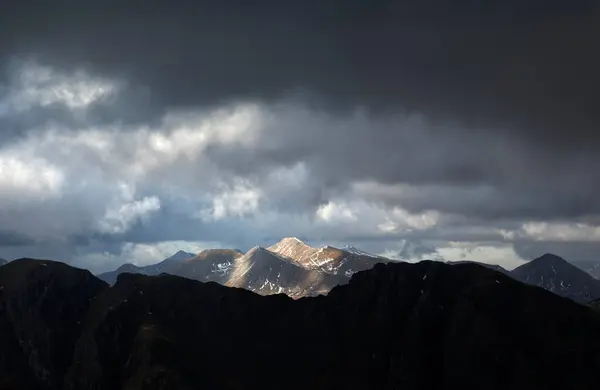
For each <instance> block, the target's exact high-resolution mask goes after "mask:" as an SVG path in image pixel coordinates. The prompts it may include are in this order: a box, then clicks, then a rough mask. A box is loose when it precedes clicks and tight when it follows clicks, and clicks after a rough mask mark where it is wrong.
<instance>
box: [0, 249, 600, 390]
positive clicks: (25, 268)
mask: <svg viewBox="0 0 600 390" xmlns="http://www.w3.org/2000/svg"><path fill="white" fill-rule="evenodd" d="M0 285H1V286H5V287H4V290H2V291H1V294H0V304H1V305H2V306H1V307H2V310H0V330H1V332H0V338H1V340H0V341H1V343H0V357H1V359H0V388H2V389H25V390H29V389H42V390H46V389H72V390H75V389H96V390H104V389H106V390H109V389H110V390H115V389H116V390H119V389H123V390H125V389H127V390H132V389H133V390H135V389H159V390H160V389H197V388H218V389H255V388H261V389H264V388H267V389H282V388H285V389H307V388H310V389H332V388H349V389H391V388H402V389H447V388H460V389H481V388H486V389H506V388H512V389H521V388H523V389H528V390H529V389H565V388H568V389H590V388H597V387H598V386H599V385H600V378H599V377H598V376H597V375H596V372H597V370H598V369H599V368H600V337H598V336H599V335H600V313H598V312H597V311H595V310H593V309H591V308H589V307H586V306H583V305H579V304H576V303H574V302H572V301H571V300H568V299H565V298H561V297H559V296H556V295H554V294H552V293H550V292H548V291H545V290H543V289H541V288H538V287H534V286H528V285H525V284H523V283H520V282H518V281H516V280H514V279H512V278H510V277H507V276H506V275H503V274H501V273H499V272H496V271H494V270H491V269H487V268H485V267H481V266H479V265H476V264H461V265H446V264H443V263H439V262H421V263H418V264H402V263H400V264H379V265H376V266H375V267H374V268H373V269H371V270H368V271H364V272H358V273H356V274H355V275H354V276H353V277H352V279H351V281H350V283H349V284H347V285H343V286H338V287H335V288H334V289H333V290H332V291H331V292H330V293H329V294H328V295H327V296H319V297H314V298H303V299H299V300H293V299H290V298H289V297H287V296H285V295H273V296H259V295H256V294H254V293H252V292H250V291H246V290H242V289H237V288H228V287H224V286H222V285H219V284H216V283H200V282H197V281H193V280H189V279H185V278H180V277H177V276H171V275H160V276H146V275H140V274H122V275H120V276H119V277H118V280H117V282H116V284H115V285H114V286H113V287H108V286H107V285H106V284H104V283H102V282H100V281H99V280H98V279H96V278H94V277H93V276H91V275H90V274H89V272H87V271H83V270H77V269H74V268H71V267H68V266H66V265H64V264H60V263H54V262H40V261H35V260H27V261H15V262H12V263H9V264H8V265H5V266H3V267H1V268H0ZM90 295H91V296H90ZM58 302H62V303H61V305H60V308H61V309H60V311H52V310H49V309H50V308H53V307H55V305H56V304H57V303H58ZM86 302H89V303H86ZM19 313H30V314H28V316H31V317H30V318H31V319H32V320H33V319H35V320H36V321H26V322H23V320H22V316H20V315H19ZM79 323H80V325H79ZM68 324H77V325H68ZM538 324H544V326H539V325H538ZM29 326H31V327H32V328H31V329H30V328H29ZM65 329H67V330H65ZM42 335H43V336H42ZM58 335H61V336H60V337H61V338H57V336H58ZM54 340H62V341H61V342H62V343H63V344H64V346H70V345H72V347H68V348H58V347H57V345H56V343H55V341H54ZM48 343H50V344H48ZM36 356H38V357H39V356H46V357H47V359H39V358H36ZM290 359H293V364H290ZM54 362H64V364H55V363H54ZM298 373H301V375H298Z"/></svg>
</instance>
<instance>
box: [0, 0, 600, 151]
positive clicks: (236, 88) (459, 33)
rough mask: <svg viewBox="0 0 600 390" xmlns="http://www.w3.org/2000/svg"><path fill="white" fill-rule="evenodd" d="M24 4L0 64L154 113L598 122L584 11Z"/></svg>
mask: <svg viewBox="0 0 600 390" xmlns="http://www.w3.org/2000/svg"><path fill="white" fill-rule="evenodd" d="M30 3H31V4H33V3H35V2H33V3H32V2H27V1H23V2H19V3H18V5H16V4H15V5H11V6H10V7H9V8H8V12H3V20H2V21H1V22H2V25H3V26H4V27H3V30H4V31H3V32H4V34H3V36H6V37H8V43H5V44H4V46H5V47H6V49H8V50H5V52H4V54H14V53H15V52H19V51H20V52H25V53H32V54H35V55H39V56H41V57H42V58H44V59H47V60H50V61H53V62H54V63H58V64H61V63H62V64H63V65H64V66H74V65H75V64H86V65H88V66H91V67H92V68H93V69H95V70H98V71H100V72H101V73H105V74H111V75H117V76H122V77H124V78H127V79H128V80H133V81H135V82H137V83H139V84H140V85H145V86H148V87H149V88H150V89H151V91H152V97H151V99H152V102H153V103H154V104H157V105H158V106H190V105H197V104H203V103H204V104H215V103H217V102H219V101H222V100H226V99H237V98H243V97H249V98H266V99H268V98H272V97H277V96H281V95H282V94H284V93H287V92H289V91H290V90H294V89H306V90H309V91H312V92H314V93H315V94H316V96H320V97H321V98H323V99H325V102H329V103H333V104H335V105H338V104H340V103H346V104H348V103H349V104H351V105H355V104H366V105H369V106H372V107H374V108H382V107H383V108H385V107H387V108H390V107H391V108H393V109H397V108H402V109H405V110H416V111H419V112H423V113H425V114H426V115H428V116H434V117H441V118H451V119H454V120H459V121H460V122H462V123H463V124H464V125H466V126H467V127H468V126H482V127H491V128H513V129H514V130H515V131H519V132H529V133H532V134H534V135H544V136H545V137H544V138H545V141H548V139H550V138H556V139H559V140H561V141H564V140H568V141H569V144H570V145H569V146H572V147H575V146H574V145H577V146H580V145H581V144H580V143H579V141H581V138H594V139H595V135H594V134H595V132H592V130H593V129H594V128H595V126H596V125H597V124H598V122H599V116H600V113H599V111H598V110H597V109H596V108H597V105H596V104H595V100H596V99H595V95H596V87H597V86H598V84H599V77H600V76H599V75H598V72H597V71H596V69H598V68H599V65H600V62H599V57H600V55H599V54H598V51H597V50H596V48H597V47H596V45H597V41H598V38H599V37H600V35H599V32H600V27H599V26H600V23H598V21H599V18H598V15H599V14H598V12H595V11H597V5H598V3H597V2H595V1H574V2H568V4H567V3H565V2H559V1H541V0H535V1H531V0H530V1H521V0H519V1H517V0H511V1H504V2H481V1H467V2H461V3H460V5H458V4H456V2H450V1H442V0H435V1H433V0H432V1H425V2H418V5H417V3H415V2H408V1H368V2H367V1H351V2H348V1H329V2H322V1H304V2H293V3H292V2H276V1H258V2H252V3H249V2H240V1H203V2H193V3H185V5H183V4H180V5H178V6H175V5H173V4H171V3H167V2H156V3H152V4H149V3H141V2H139V3H138V2H127V3H121V2H118V3H117V2H103V3H102V4H101V5H100V4H98V5H92V4H89V3H82V2H71V1H63V2H61V1H58V2H55V3H53V6H52V7H50V6H48V5H47V4H46V3H44V5H45V6H43V7H41V6H38V7H33V6H31V4H30ZM38 4H42V3H38ZM125 4H127V5H125ZM158 4H162V5H158ZM11 11H12V12H11ZM572 132H576V133H577V135H578V136H579V137H573V134H572ZM568 133H570V134H569V135H568V136H566V134H568ZM523 135H525V134H523Z"/></svg>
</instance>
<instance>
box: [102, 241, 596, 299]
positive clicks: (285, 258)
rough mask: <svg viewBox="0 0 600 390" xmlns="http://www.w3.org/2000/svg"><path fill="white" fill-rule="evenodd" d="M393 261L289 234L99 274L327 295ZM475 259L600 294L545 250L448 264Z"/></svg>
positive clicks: (569, 291) (586, 294)
mask: <svg viewBox="0 0 600 390" xmlns="http://www.w3.org/2000/svg"><path fill="white" fill-rule="evenodd" d="M390 261H392V260H390V259H387V258H385V257H381V256H377V255H373V254H370V253H367V252H364V251H361V250H360V249H357V248H353V247H349V246H346V247H343V248H342V249H338V248H334V247H331V246H323V247H320V248H314V247H311V246H309V245H307V244H306V243H305V242H303V241H301V240H299V239H298V238H295V237H287V238H284V239H282V240H281V241H279V242H278V243H276V244H274V245H272V246H270V247H268V248H263V247H260V246H257V247H254V248H252V249H251V250H249V251H248V252H247V253H242V252H240V251H239V250H233V249H208V250H205V251H202V252H200V253H199V254H198V255H195V256H194V255H193V254H190V253H187V252H182V251H180V252H177V253H176V254H175V255H173V256H171V257H170V258H168V259H166V260H164V261H162V262H160V263H158V264H154V265H149V266H145V267H137V266H135V265H133V264H124V265H122V266H121V267H119V268H118V269H117V270H115V271H112V272H107V273H104V274H101V275H99V278H100V279H102V280H104V281H106V282H107V283H109V284H114V283H115V281H116V280H117V277H118V275H120V274H122V273H139V274H145V275H159V274H161V273H168V274H171V275H177V276H182V277H186V278H189V279H194V280H199V281H203V282H208V281H212V282H216V283H219V284H222V285H225V286H229V287H240V288H245V289H247V290H250V291H253V292H256V293H259V294H262V295H270V294H286V295H288V296H290V297H293V298H299V297H304V296H314V295H319V294H326V293H328V292H329V291H330V290H331V289H332V288H333V287H334V286H337V285H341V284H345V283H348V281H349V280H350V278H351V276H352V275H353V274H354V273H355V272H357V271H363V270H367V269H370V268H372V267H373V266H374V265H375V264H377V263H387V262H390ZM465 263H475V264H478V265H481V266H484V267H486V268H490V269H492V270H495V271H498V272H501V273H503V274H506V275H508V276H511V277H513V278H515V279H517V280H519V281H522V282H524V283H528V284H532V285H535V286H539V287H542V288H545V289H547V290H549V291H552V292H554V293H556V294H558V295H561V296H563V297H567V298H570V299H573V300H575V301H577V302H580V303H587V302H589V301H591V300H593V299H596V298H600V280H597V279H595V278H593V277H592V276H590V275H589V274H588V273H587V272H585V271H583V270H582V269H581V267H577V266H575V265H573V264H571V263H569V262H567V261H566V260H564V259H562V258H561V257H559V256H555V255H551V254H546V255H543V256H541V257H539V258H537V259H534V260H532V261H530V262H528V263H526V264H524V265H522V266H520V267H517V268H516V269H514V270H512V271H509V270H506V269H504V268H502V267H501V266H499V265H494V264H486V263H480V262H475V261H455V262H448V264H451V265H460V264H465Z"/></svg>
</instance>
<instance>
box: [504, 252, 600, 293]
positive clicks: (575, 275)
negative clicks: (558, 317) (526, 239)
mask: <svg viewBox="0 0 600 390" xmlns="http://www.w3.org/2000/svg"><path fill="white" fill-rule="evenodd" d="M510 275H511V276H512V277H514V278H515V279H517V280H520V281H522V282H524V283H527V284H531V285H534V286H539V287H542V288H545V289H546V290H549V291H552V292H554V293H556V294H558V295H561V296H563V297H567V298H571V299H573V300H574V301H577V302H581V303H587V302H590V301H591V300H593V299H596V298H600V280H597V279H595V278H593V277H592V276H591V275H589V274H588V273H587V272H585V271H583V270H581V269H579V268H578V267H576V266H575V265H573V264H571V263H569V262H568V261H566V260H565V259H563V258H562V257H559V256H556V255H553V254H545V255H543V256H541V257H538V258H537V259H534V260H532V261H530V262H529V263H526V264H523V265H522V266H520V267H517V268H515V269H514V270H513V271H512V272H511V273H510Z"/></svg>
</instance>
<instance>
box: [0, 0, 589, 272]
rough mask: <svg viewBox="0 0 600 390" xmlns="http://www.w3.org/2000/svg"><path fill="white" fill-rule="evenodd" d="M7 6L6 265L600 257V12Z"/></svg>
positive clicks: (561, 5)
mask: <svg viewBox="0 0 600 390" xmlns="http://www.w3.org/2000/svg"><path fill="white" fill-rule="evenodd" d="M13 3H14V4H11V5H9V6H7V9H6V10H4V9H3V10H2V12H1V13H0V37H2V40H1V41H0V60H1V62H0V257H2V258H7V259H12V258H16V257H37V258H49V259H56V260H61V261H66V262H69V263H71V264H73V265H76V266H79V267H86V268H89V269H91V270H92V271H95V272H99V271H103V270H109V269H114V268H116V267H117V266H118V265H119V264H121V263H124V262H134V263H136V264H139V265H144V264H149V263H153V262H156V261H158V260H161V259H163V258H165V257H167V256H169V255H171V254H172V253H174V252H176V251H177V250H180V249H181V250H185V251H189V252H198V251H200V250H202V249H204V248H217V247H221V248H239V249H241V250H243V251H245V250H247V249H249V248H251V247H253V246H255V245H262V246H269V245H271V244H273V243H275V242H277V241H278V240H279V239H281V238H283V237H285V236H297V237H299V238H301V239H303V240H305V241H307V243H309V244H311V245H313V246H319V245H325V244H328V245H334V246H341V245H344V244H351V245H354V246H356V247H358V248H361V249H363V250H366V251H369V252H372V253H375V254H381V255H384V256H388V257H390V258H395V259H401V260H409V261H416V260H420V259H443V260H462V259H469V260H476V261H482V262H489V263H496V264H500V265H502V266H505V267H507V268H513V267H514V266H516V265H519V264H521V263H523V262H524V261H527V260H531V259H532V258H534V257H537V256H539V255H541V254H543V253H546V252H552V253H555V254H557V255H560V256H562V257H564V258H566V259H568V260H569V261H592V260H597V253H599V249H600V219H599V218H598V216H599V212H600V202H598V199H600V181H598V180H597V172H598V171H599V169H600V154H599V153H598V150H600V135H599V134H600V133H599V132H598V129H599V128H600V110H599V109H598V99H597V92H598V89H599V87H600V75H599V73H598V69H600V54H599V52H598V50H597V42H598V41H599V39H600V6H599V3H598V1H593V0H589V1H588V0H581V1H572V2H564V1H558V0H546V1H542V0H529V1H522V0H521V1H517V0H507V1H503V2H480V1H466V2H462V3H461V4H460V5H459V4H456V2H450V1H442V0H431V1H425V2H418V4H416V3H415V4H413V3H414V2H408V1H392V0H389V1H383V0H375V1H368V2H367V1H352V2H348V1H344V2H342V1H340V0H332V1H328V2H323V1H316V0H314V1H313V0H308V1H303V2H296V3H290V2H276V1H273V0H259V1H255V2H252V5H250V4H249V2H242V1H230V2H224V1H210V0H208V1H198V2H194V3H190V4H185V5H180V6H177V7H175V6H174V5H172V4H170V3H167V2H156V3H154V4H153V5H149V4H148V3H144V6H143V7H142V6H139V4H137V3H136V2H127V5H125V4H124V3H123V2H116V1H105V2H103V3H102V5H99V4H96V5H92V4H90V3H86V4H84V2H81V1H69V0H57V1H54V2H52V8H50V7H49V6H48V5H47V4H46V3H45V2H41V1H33V0H23V1H20V2H13ZM161 4H162V5H161Z"/></svg>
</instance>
